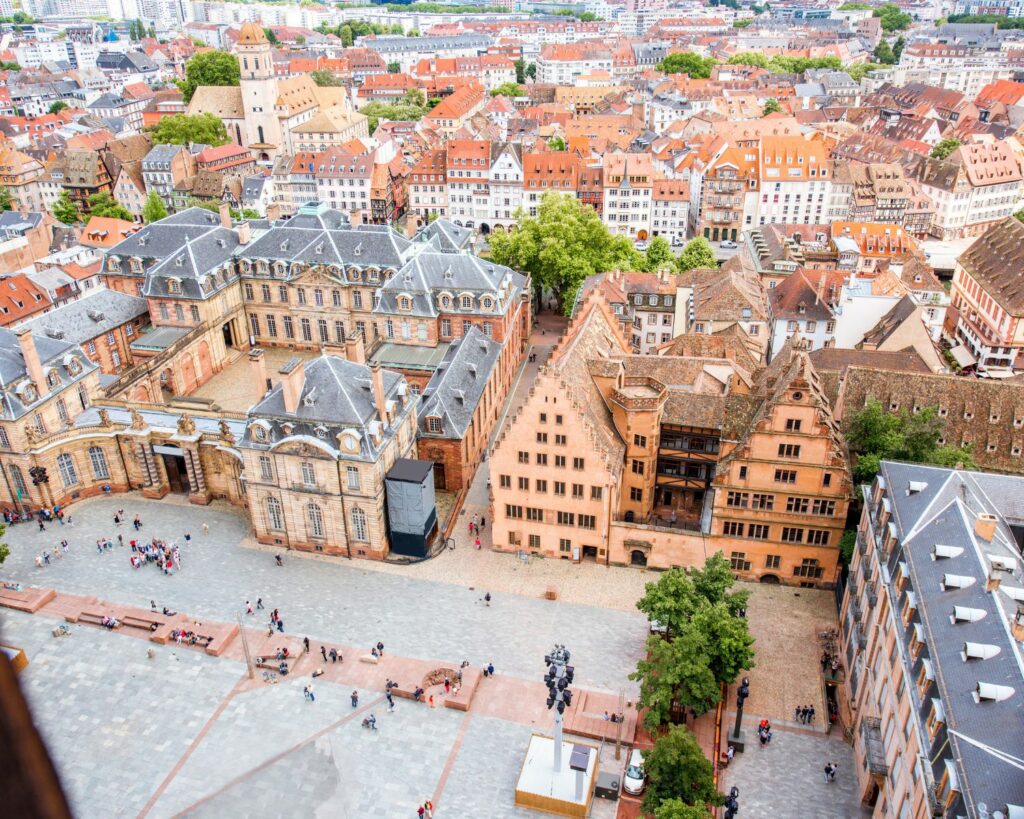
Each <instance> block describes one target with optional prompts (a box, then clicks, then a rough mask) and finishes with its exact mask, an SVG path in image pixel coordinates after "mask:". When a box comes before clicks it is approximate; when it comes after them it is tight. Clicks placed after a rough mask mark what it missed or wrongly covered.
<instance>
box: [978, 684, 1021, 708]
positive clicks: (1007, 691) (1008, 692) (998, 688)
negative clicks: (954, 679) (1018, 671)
mask: <svg viewBox="0 0 1024 819" xmlns="http://www.w3.org/2000/svg"><path fill="white" fill-rule="evenodd" d="M1013 693H1014V691H1013V689H1012V688H1010V686H1008V685H993V684H992V683H985V682H979V683H978V684H977V685H976V686H975V687H974V693H973V694H972V695H971V696H973V697H974V701H975V702H978V703H980V702H982V701H984V702H1002V701H1003V700H1008V699H1009V698H1010V697H1012V696H1013Z"/></svg>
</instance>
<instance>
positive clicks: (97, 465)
mask: <svg viewBox="0 0 1024 819" xmlns="http://www.w3.org/2000/svg"><path fill="white" fill-rule="evenodd" d="M89 463H90V464H91V465H92V476H93V477H94V478H96V479H97V480H99V479H101V478H109V477H110V469H109V468H108V467H107V456H106V455H104V454H103V450H102V449H100V448H99V447H98V446H91V447H89Z"/></svg>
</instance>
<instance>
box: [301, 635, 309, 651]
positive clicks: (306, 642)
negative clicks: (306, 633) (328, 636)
mask: <svg viewBox="0 0 1024 819" xmlns="http://www.w3.org/2000/svg"><path fill="white" fill-rule="evenodd" d="M302 648H303V650H304V651H305V653H306V654H309V638H308V637H303V638H302Z"/></svg>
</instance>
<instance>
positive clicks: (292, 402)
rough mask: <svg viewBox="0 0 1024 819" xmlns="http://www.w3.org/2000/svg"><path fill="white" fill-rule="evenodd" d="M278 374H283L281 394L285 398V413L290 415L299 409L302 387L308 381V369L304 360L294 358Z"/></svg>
mask: <svg viewBox="0 0 1024 819" xmlns="http://www.w3.org/2000/svg"><path fill="white" fill-rule="evenodd" d="M278 372H279V373H280V374H281V376H282V378H281V394H282V397H283V398H284V411H285V412H287V413H288V414H289V415H291V414H292V413H294V412H295V410H297V409H298V408H299V398H300V397H301V396H302V385H303V384H304V383H305V381H306V369H305V366H304V365H303V363H302V359H301V358H299V357H298V356H294V357H292V358H290V359H288V362H287V363H286V364H285V365H284V366H283V367H282V368H281V369H280V370H278Z"/></svg>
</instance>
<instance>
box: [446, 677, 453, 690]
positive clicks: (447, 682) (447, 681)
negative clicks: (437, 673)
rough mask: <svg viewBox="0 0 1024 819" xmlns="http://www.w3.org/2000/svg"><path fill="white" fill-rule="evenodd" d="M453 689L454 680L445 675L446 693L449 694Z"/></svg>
mask: <svg viewBox="0 0 1024 819" xmlns="http://www.w3.org/2000/svg"><path fill="white" fill-rule="evenodd" d="M451 690H452V681H451V680H449V679H448V678H447V677H445V678H444V693H445V694H447V693H448V692H449V691H451Z"/></svg>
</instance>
